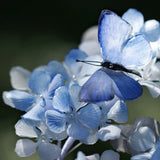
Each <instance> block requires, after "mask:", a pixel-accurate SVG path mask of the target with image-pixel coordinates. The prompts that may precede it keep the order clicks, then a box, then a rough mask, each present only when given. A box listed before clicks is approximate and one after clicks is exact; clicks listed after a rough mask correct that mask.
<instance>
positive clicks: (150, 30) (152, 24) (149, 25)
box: [142, 19, 160, 42]
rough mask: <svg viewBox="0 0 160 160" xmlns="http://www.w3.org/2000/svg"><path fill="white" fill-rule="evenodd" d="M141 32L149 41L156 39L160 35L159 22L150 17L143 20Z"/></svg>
mask: <svg viewBox="0 0 160 160" xmlns="http://www.w3.org/2000/svg"><path fill="white" fill-rule="evenodd" d="M142 32H143V33H144V35H145V36H146V37H147V38H148V39H149V40H150V41H151V42H154V41H157V40H158V39H159V37H160V24H159V22H158V21H157V20H155V19H151V20H148V21H146V22H145V24H144V26H143V28H142Z"/></svg>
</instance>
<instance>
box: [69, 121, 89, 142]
mask: <svg viewBox="0 0 160 160" xmlns="http://www.w3.org/2000/svg"><path fill="white" fill-rule="evenodd" d="M67 133H68V135H69V136H70V137H72V138H74V139H78V140H80V139H84V138H86V137H88V136H89V131H88V130H87V129H86V128H85V127H83V126H82V125H81V124H79V123H77V122H72V123H70V124H69V126H68V128H67Z"/></svg>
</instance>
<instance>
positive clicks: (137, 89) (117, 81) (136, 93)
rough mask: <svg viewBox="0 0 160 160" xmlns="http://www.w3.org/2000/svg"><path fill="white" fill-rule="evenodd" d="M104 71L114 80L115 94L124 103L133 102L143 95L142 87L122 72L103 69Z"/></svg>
mask: <svg viewBox="0 0 160 160" xmlns="http://www.w3.org/2000/svg"><path fill="white" fill-rule="evenodd" d="M103 71H104V72H105V73H106V74H107V75H108V76H109V77H110V78H111V79H112V80H113V88H114V93H115V95H116V96H117V97H119V98H120V99H122V100H124V101H132V100H135V99H137V98H139V97H140V96H141V95H142V92H143V90H142V87H141V85H140V84H139V83H138V82H137V81H135V80H134V79H132V78H131V77H129V76H127V75H126V74H125V73H123V72H122V71H113V70H109V69H107V68H103Z"/></svg>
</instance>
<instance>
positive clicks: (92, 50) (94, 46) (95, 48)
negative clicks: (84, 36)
mask: <svg viewBox="0 0 160 160" xmlns="http://www.w3.org/2000/svg"><path fill="white" fill-rule="evenodd" d="M79 49H80V50H82V51H84V52H85V53H87V54H88V55H94V54H100V53H101V51H100V45H99V43H98V41H93V40H92V41H84V42H82V43H81V44H80V45H79Z"/></svg>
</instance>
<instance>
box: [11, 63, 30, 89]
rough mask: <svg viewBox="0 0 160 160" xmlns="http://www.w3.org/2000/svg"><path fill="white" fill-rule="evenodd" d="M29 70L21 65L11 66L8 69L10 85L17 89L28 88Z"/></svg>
mask: <svg viewBox="0 0 160 160" xmlns="http://www.w3.org/2000/svg"><path fill="white" fill-rule="evenodd" d="M29 76H30V71H28V70H26V69H24V68H22V67H19V66H17V67H13V68H12V69H11V71H10V77H11V84H12V87H13V88H15V89H19V90H28V89H29V88H28V80H29Z"/></svg>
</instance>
